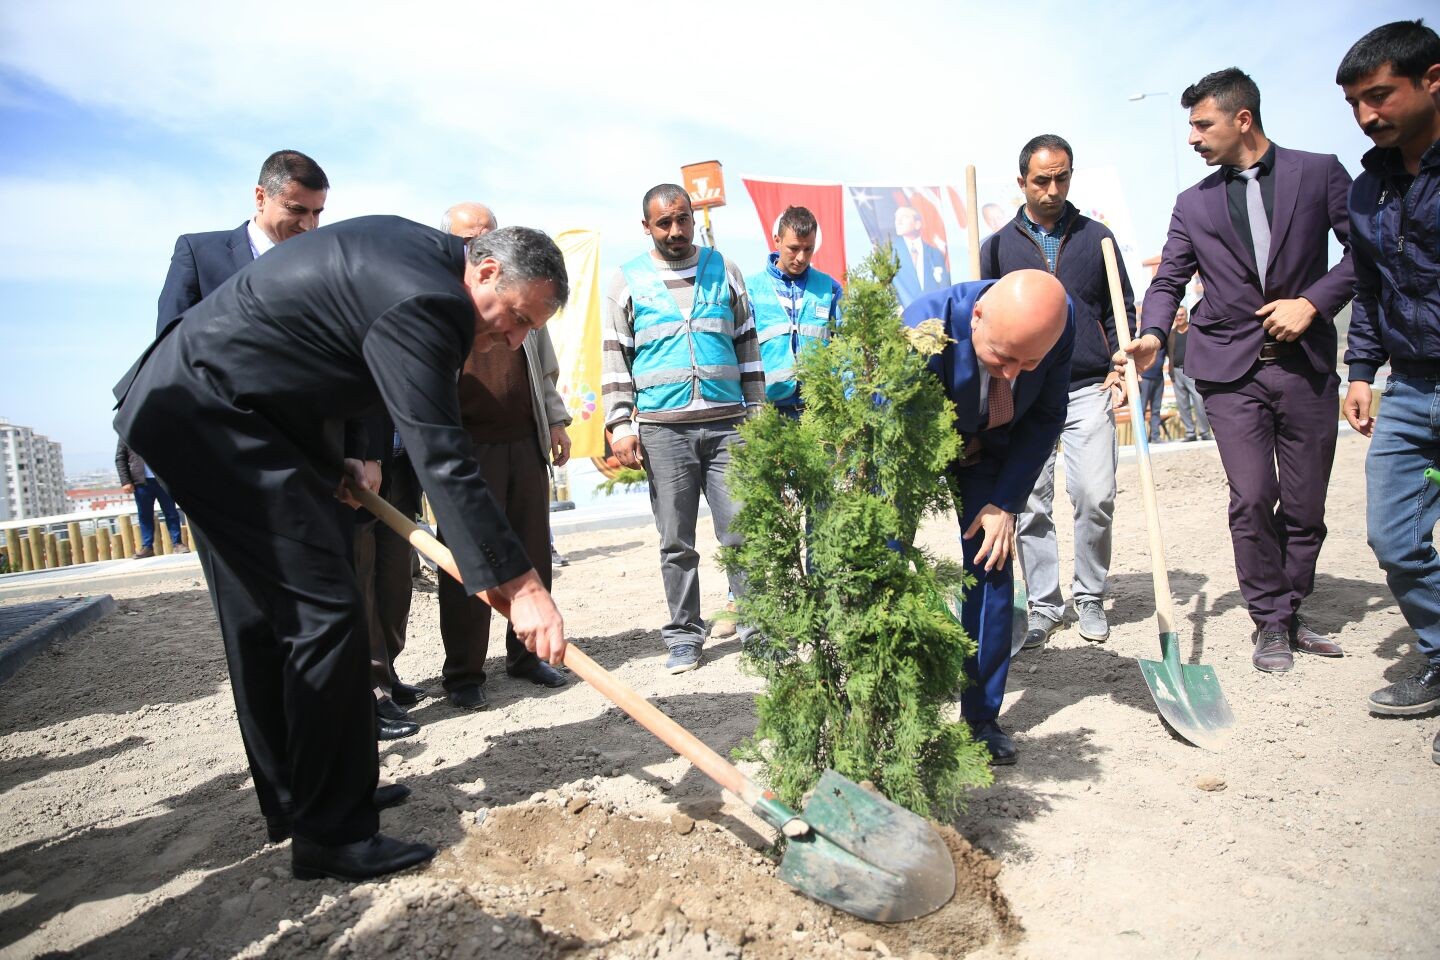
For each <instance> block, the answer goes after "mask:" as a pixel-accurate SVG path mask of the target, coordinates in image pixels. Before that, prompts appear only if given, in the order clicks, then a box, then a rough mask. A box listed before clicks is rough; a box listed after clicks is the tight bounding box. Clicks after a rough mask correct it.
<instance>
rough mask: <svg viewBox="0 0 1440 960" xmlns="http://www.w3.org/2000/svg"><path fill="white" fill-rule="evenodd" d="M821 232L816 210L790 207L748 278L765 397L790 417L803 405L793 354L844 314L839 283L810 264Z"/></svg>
mask: <svg viewBox="0 0 1440 960" xmlns="http://www.w3.org/2000/svg"><path fill="white" fill-rule="evenodd" d="M819 233H820V230H819V225H818V224H817V223H816V221H815V215H814V214H813V213H811V212H810V211H809V210H807V209H806V208H804V207H787V208H786V209H785V212H784V213H782V214H781V215H780V219H779V220H778V221H776V223H775V236H774V238H773V243H774V244H775V252H774V253H772V254H770V263H769V264H768V266H767V267H766V268H765V269H764V270H762V271H761V272H759V273H757V274H755V275H753V276H750V277H747V278H746V279H745V287H746V289H747V290H748V291H749V293H750V309H751V310H752V311H754V313H755V335H756V337H757V339H759V341H760V361H761V363H763V364H764V365H765V399H766V400H768V401H769V402H770V403H772V404H774V405H775V408H776V409H777V410H779V411H780V412H781V413H783V414H785V415H786V416H789V417H797V418H798V417H799V416H800V410H801V408H802V406H803V401H802V400H801V397H800V382H799V381H798V380H796V379H795V359H796V358H797V357H798V356H800V353H801V351H803V350H804V349H805V348H806V347H807V346H809V345H810V344H812V343H827V342H829V340H830V331H831V329H832V328H833V326H834V324H835V323H837V322H838V321H839V319H840V297H841V294H842V292H843V291H842V290H841V288H840V284H839V282H837V281H836V280H835V279H834V278H833V277H831V276H830V275H829V274H825V273H821V272H820V271H819V270H816V269H815V268H814V267H812V266H810V261H811V259H812V258H813V257H814V256H815V248H816V246H817V241H818V239H819Z"/></svg>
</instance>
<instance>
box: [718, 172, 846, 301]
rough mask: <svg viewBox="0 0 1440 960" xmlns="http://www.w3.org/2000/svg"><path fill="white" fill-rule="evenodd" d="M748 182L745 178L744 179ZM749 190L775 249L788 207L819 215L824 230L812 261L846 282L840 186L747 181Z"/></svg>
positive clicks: (816, 245)
mask: <svg viewBox="0 0 1440 960" xmlns="http://www.w3.org/2000/svg"><path fill="white" fill-rule="evenodd" d="M742 179H744V178H742ZM745 189H747V190H749V191H750V199H751V200H753V201H754V202H755V212H756V213H758V214H759V215H760V229H761V230H763V231H764V232H765V243H766V244H767V246H769V248H770V249H771V250H774V249H775V244H774V243H773V242H772V238H773V237H774V236H775V223H776V221H778V220H779V219H780V214H782V213H784V212H785V208H786V207H805V208H806V209H807V210H809V211H810V212H811V213H813V214H815V220H816V221H817V222H818V223H819V224H820V229H819V231H817V233H816V236H815V259H814V260H813V261H811V262H812V263H814V264H815V266H816V267H817V268H818V269H819V270H821V271H822V272H824V273H828V274H830V276H832V277H834V278H835V279H836V280H839V281H841V282H842V283H843V282H844V280H845V206H844V201H843V199H842V197H843V192H842V190H841V187H840V184H838V183H812V182H808V181H802V180H745Z"/></svg>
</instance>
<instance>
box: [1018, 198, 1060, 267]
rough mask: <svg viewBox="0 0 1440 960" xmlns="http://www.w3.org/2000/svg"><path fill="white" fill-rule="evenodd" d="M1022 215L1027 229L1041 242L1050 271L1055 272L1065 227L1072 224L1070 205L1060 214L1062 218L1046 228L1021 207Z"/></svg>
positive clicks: (1037, 241)
mask: <svg viewBox="0 0 1440 960" xmlns="http://www.w3.org/2000/svg"><path fill="white" fill-rule="evenodd" d="M1020 216H1021V217H1022V218H1023V219H1024V220H1025V229H1026V230H1029V231H1030V236H1032V237H1034V238H1035V242H1036V243H1038V244H1040V249H1041V251H1043V252H1044V254H1045V262H1046V263H1047V264H1049V265H1050V272H1051V273H1054V272H1055V258H1056V257H1058V256H1059V255H1060V242H1061V241H1062V240H1064V239H1065V228H1066V227H1068V226H1069V225H1070V207H1068V206H1067V207H1066V208H1065V212H1064V213H1062V214H1060V219H1059V220H1056V221H1055V226H1054V227H1053V228H1051V229H1049V230H1046V229H1045V228H1044V227H1042V226H1040V224H1038V223H1036V222H1035V221H1034V220H1031V219H1030V214H1028V213H1026V212H1025V208H1024V207H1023V206H1022V207H1021V208H1020Z"/></svg>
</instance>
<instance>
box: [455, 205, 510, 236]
mask: <svg viewBox="0 0 1440 960" xmlns="http://www.w3.org/2000/svg"><path fill="white" fill-rule="evenodd" d="M499 225H500V224H498V223H497V222H496V221H495V214H493V213H491V212H490V208H489V207H487V206H485V204H483V203H472V202H470V201H468V200H467V201H466V202H464V203H457V204H455V206H453V207H451V208H450V209H449V210H446V211H445V216H443V217H441V218H440V229H441V230H444V231H445V232H446V233H450V234H454V235H455V236H457V237H464V238H465V239H466V240H473V239H475V238H476V237H483V236H484V235H485V234H487V233H489V232H490V231H491V230H494V229H495V228H496V227H498V226H499Z"/></svg>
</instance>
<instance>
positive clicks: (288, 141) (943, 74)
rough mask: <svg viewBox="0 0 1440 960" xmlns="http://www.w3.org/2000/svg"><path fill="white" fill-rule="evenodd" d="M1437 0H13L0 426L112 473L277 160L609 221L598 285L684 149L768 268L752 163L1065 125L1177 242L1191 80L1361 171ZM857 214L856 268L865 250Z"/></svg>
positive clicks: (373, 201)
mask: <svg viewBox="0 0 1440 960" xmlns="http://www.w3.org/2000/svg"><path fill="white" fill-rule="evenodd" d="M502 6H503V9H499V10H497V9H495V8H497V7H502ZM1423 12H1424V11H1423V10H1422V9H1421V7H1420V5H1413V4H1411V5H1402V4H1394V3H1383V2H1382V3H1366V4H1357V3H1353V2H1352V3H1343V2H1331V0H1319V2H1308V3H1278V4H1254V3H1234V4H1231V3H1211V4H1168V5H1167V4H1164V3H1161V4H1155V3H1106V4H1096V5H1094V6H1093V7H1091V6H1089V5H1086V4H1069V5H1058V4H1039V3H1031V4H1005V5H1001V4H984V5H981V4H969V3H956V2H949V3H918V2H917V3H909V2H903V0H897V2H891V3H886V4H876V3H865V4H856V3H838V2H832V3H824V4H803V3H801V4H793V3H792V4H789V5H776V4H773V3H750V2H730V3H726V2H720V3H715V4H710V5H705V6H701V5H698V4H674V3H671V4H662V3H607V4H598V3H544V2H531V3H525V4H508V5H499V4H488V3H475V2H468V3H454V4H443V3H414V4H405V5H401V4H394V3H383V4H382V3H355V2H352V3H344V4H338V3H329V2H318V0H313V2H311V3H308V4H294V3H283V4H281V3H256V2H251V3H246V4H213V5H212V4H166V5H160V4H147V3H125V4H119V3H113V2H110V3H67V2H56V0H50V2H45V3H39V2H23V0H13V2H9V3H6V4H5V5H4V8H3V10H0V142H3V144H4V147H3V152H0V211H3V216H0V357H3V358H4V360H3V363H0V416H5V417H8V418H9V419H10V420H11V421H13V422H16V423H21V424H25V425H27V426H31V427H34V428H35V429H37V430H39V431H41V432H43V433H46V434H48V435H49V436H50V437H51V438H52V439H55V440H59V441H61V442H62V443H63V444H64V447H65V460H66V469H67V473H72V474H73V473H76V472H78V471H80V470H83V469H87V468H91V467H95V466H100V465H104V464H106V463H108V462H109V461H110V459H111V457H112V455H113V450H114V435H113V432H112V431H111V428H110V418H111V413H110V407H111V405H112V403H113V401H112V399H111V397H110V394H109V388H110V386H111V385H112V384H113V382H114V381H115V380H116V379H118V378H119V376H120V375H121V374H122V373H123V372H124V371H125V369H126V368H127V367H128V366H129V365H130V363H131V362H132V360H133V359H134V358H135V357H136V356H137V355H138V354H139V353H140V351H141V350H143V349H144V347H145V345H146V344H147V343H148V342H149V339H150V338H151V336H152V335H153V332H154V326H155V299H156V296H157V294H158V293H159V289H160V285H161V282H162V280H163V279H164V276H165V270H166V267H167V265H168V262H169V257H170V252H171V250H172V249H173V247H174V242H175V237H176V236H177V235H178V234H180V233H188V232H195V231H202V230H219V229H228V228H233V227H235V226H237V225H238V224H240V223H241V222H242V221H243V220H244V219H246V218H247V217H248V216H249V215H250V213H251V212H253V200H252V198H251V192H252V188H253V185H254V183H255V178H256V173H257V172H258V169H259V166H260V161H261V160H263V159H264V157H265V156H266V155H267V154H268V153H269V152H270V151H272V150H274V149H278V148H282V147H283V148H294V149H298V150H302V151H304V152H306V153H308V154H310V155H311V156H313V157H314V158H315V159H316V160H318V161H319V162H320V164H321V165H322V166H323V167H324V168H325V170H326V172H327V173H328V175H329V177H330V181H331V186H332V189H331V191H330V198H329V203H328V206H327V209H326V212H325V217H324V222H332V223H333V222H334V221H336V220H341V219H345V218H347V217H353V216H358V215H362V214H368V213H397V214H401V215H403V216H407V217H411V218H413V219H417V220H421V221H423V222H426V223H434V222H436V221H438V219H439V215H440V213H441V212H442V211H443V209H444V208H445V207H446V206H448V205H449V204H451V203H453V202H455V201H457V200H462V199H476V200H483V201H486V202H488V203H490V204H491V205H493V206H494V207H495V209H496V211H497V213H498V214H499V216H500V218H501V221H502V222H503V223H512V224H513V223H524V224H529V225H533V226H538V227H542V228H544V229H547V230H550V231H552V232H554V231H559V230H562V229H566V228H570V227H590V228H595V229H599V230H600V231H601V232H602V243H603V257H604V267H605V270H606V272H607V273H608V271H609V270H610V269H612V268H613V267H614V266H616V265H618V264H619V263H620V262H621V261H622V260H623V259H626V258H628V257H629V256H632V255H634V254H635V253H636V252H639V251H640V250H641V249H643V248H644V244H645V243H646V240H645V238H644V237H643V236H642V234H641V228H640V226H639V201H640V197H641V195H642V194H643V193H644V191H645V190H646V189H647V188H648V187H650V186H652V185H653V184H655V183H657V182H661V181H664V180H673V179H676V178H677V177H678V175H679V171H678V168H679V166H680V165H681V164H683V163H688V162H693V161H698V160H708V159H712V158H713V159H719V160H721V161H722V162H723V163H724V165H725V173H726V178H727V185H728V193H729V197H730V205H729V206H727V207H725V208H724V209H722V210H719V211H716V212H715V216H714V221H715V230H716V236H717V242H718V245H719V246H720V247H721V248H722V249H723V250H724V251H725V252H726V253H727V254H729V255H730V256H732V257H735V258H737V259H738V260H740V261H741V262H742V264H743V265H745V266H746V267H747V269H749V268H750V265H751V264H752V263H753V264H756V265H758V264H759V263H760V262H762V258H763V256H764V253H765V245H764V237H763V234H762V232H761V229H760V226H759V222H758V220H757V219H756V215H755V212H754V209H753V207H752V206H751V205H750V202H749V199H748V196H747V195H746V193H745V190H744V187H743V185H742V184H741V183H740V177H741V176H742V175H751V176H761V177H764V176H774V177H781V178H795V179H807V178H809V179H817V180H836V181H842V182H869V183H896V184H900V183H927V184H930V183H939V184H944V183H960V182H963V168H964V165H965V164H966V163H975V164H976V165H977V166H978V167H979V169H980V174H981V176H982V178H996V177H1010V176H1013V173H1014V163H1015V156H1016V154H1017V153H1018V151H1019V148H1020V146H1021V145H1022V144H1023V143H1024V142H1025V141H1026V140H1027V139H1029V138H1030V137H1031V136H1034V135H1035V134H1037V133H1043V132H1053V133H1059V134H1061V135H1062V136H1064V137H1066V138H1067V139H1069V140H1070V142H1071V143H1072V144H1073V145H1074V148H1075V151H1076V165H1077V168H1083V167H1084V166H1086V165H1093V166H1109V165H1113V166H1118V167H1119V168H1120V169H1121V171H1122V172H1123V173H1124V174H1125V177H1126V188H1127V189H1126V196H1127V200H1128V203H1129V206H1130V210H1131V214H1132V216H1133V219H1134V222H1135V232H1136V237H1135V238H1133V242H1135V243H1136V244H1137V245H1138V246H1140V247H1141V248H1142V249H1146V250H1153V251H1154V252H1158V249H1159V246H1160V243H1161V242H1162V240H1163V237H1164V230H1165V226H1166V224H1167V222H1168V218H1169V211H1170V205H1171V202H1172V200H1173V197H1174V193H1175V175H1174V172H1173V170H1174V163H1173V153H1172V150H1173V149H1176V148H1178V150H1179V173H1180V180H1181V183H1182V185H1188V184H1190V183H1192V182H1194V181H1195V180H1197V179H1199V178H1200V177H1201V176H1203V175H1204V174H1205V172H1206V170H1205V168H1204V166H1203V164H1202V163H1201V162H1200V160H1199V159H1198V158H1196V157H1194V156H1193V155H1191V154H1190V153H1189V152H1188V149H1187V148H1186V147H1185V145H1184V143H1183V137H1184V132H1185V131H1184V119H1185V117H1184V112H1183V111H1182V110H1181V109H1180V108H1179V106H1178V97H1179V93H1180V91H1181V90H1183V89H1184V87H1185V86H1186V85H1187V84H1188V83H1191V82H1193V81H1194V80H1196V79H1198V78H1199V77H1200V76H1201V75H1203V74H1205V73H1207V72H1209V71H1211V70H1215V69H1219V68H1221V67H1226V66H1231V65H1238V66H1240V67H1242V68H1243V69H1245V70H1247V71H1248V72H1249V73H1250V74H1251V75H1252V76H1254V77H1255V79H1256V81H1257V82H1258V83H1259V85H1260V88H1261V92H1262V97H1263V101H1262V102H1263V110H1262V112H1263V119H1264V123H1265V129H1266V131H1267V133H1269V134H1270V136H1271V137H1272V138H1273V139H1275V140H1276V141H1277V142H1279V143H1282V144H1284V145H1286V146H1293V147H1298V148H1302V149H1309V150H1318V151H1323V152H1329V153H1335V154H1337V155H1339V157H1340V158H1341V160H1342V161H1343V162H1344V163H1345V165H1346V166H1347V167H1348V168H1349V169H1350V170H1351V172H1352V173H1354V172H1355V171H1356V170H1358V160H1359V157H1360V155H1361V153H1363V152H1364V150H1365V149H1366V147H1367V146H1368V143H1369V141H1367V140H1366V139H1365V138H1364V137H1363V136H1362V135H1361V134H1360V133H1359V131H1358V130H1357V129H1356V127H1355V124H1354V121H1353V119H1352V118H1351V116H1350V113H1349V111H1348V109H1347V108H1346V106H1345V103H1344V100H1343V99H1342V97H1341V95H1340V93H1339V90H1338V88H1337V87H1336V86H1335V85H1334V82H1333V81H1334V74H1335V67H1336V65H1337V64H1338V62H1339V59H1340V57H1341V56H1342V55H1343V54H1344V52H1345V50H1346V49H1347V48H1348V47H1349V45H1350V44H1351V43H1352V42H1354V41H1355V40H1356V39H1358V38H1359V37H1360V36H1361V35H1362V34H1363V33H1364V32H1365V31H1367V30H1369V29H1371V28H1373V27H1375V26H1378V25H1380V24H1382V23H1385V22H1387V21H1390V20H1396V19H1401V18H1404V17H1414V16H1418V15H1420V14H1421V13H1423ZM782 44H783V46H782ZM1159 91H1165V92H1167V93H1168V96H1165V97H1161V98H1152V99H1147V100H1144V101H1141V102H1131V101H1130V100H1129V99H1128V97H1129V95H1131V94H1133V93H1140V92H1159ZM846 206H847V210H846V213H847V218H848V219H849V223H848V224H847V234H848V237H847V240H848V246H849V249H850V251H851V255H852V260H853V259H854V258H855V257H856V256H859V255H860V254H862V253H863V252H864V247H865V245H866V240H865V235H864V231H863V230H862V229H861V228H860V225H859V221H858V218H856V217H854V216H853V214H854V211H853V208H851V207H850V204H849V200H848V198H847V200H846ZM1122 239H1123V238H1122Z"/></svg>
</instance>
